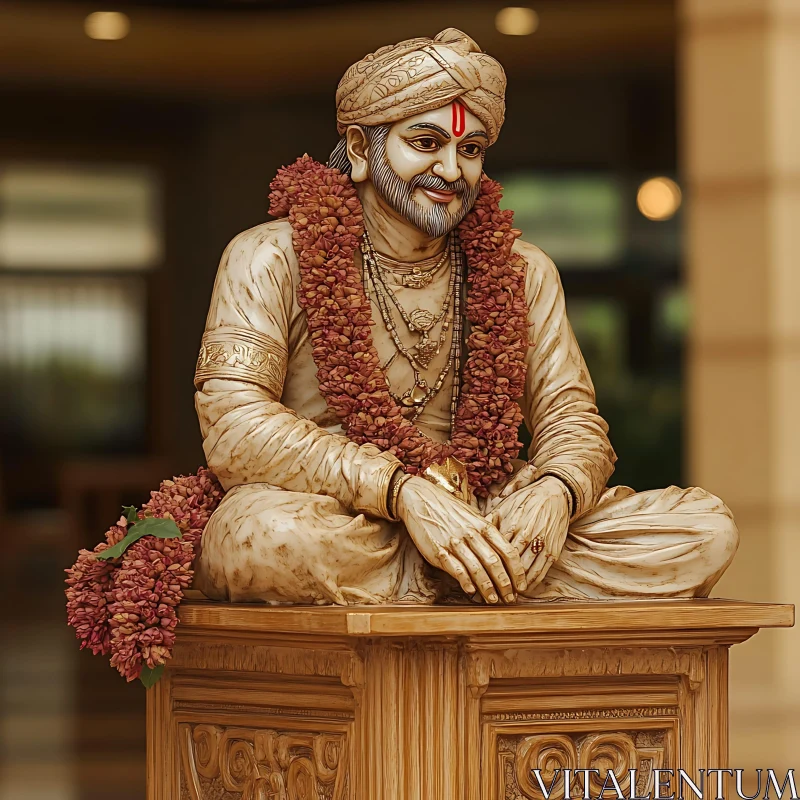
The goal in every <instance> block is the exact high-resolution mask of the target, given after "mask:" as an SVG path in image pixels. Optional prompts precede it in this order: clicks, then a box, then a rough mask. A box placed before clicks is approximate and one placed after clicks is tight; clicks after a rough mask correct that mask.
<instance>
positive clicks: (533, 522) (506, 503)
mask: <svg viewBox="0 0 800 800" xmlns="http://www.w3.org/2000/svg"><path fill="white" fill-rule="evenodd" d="M569 517H570V499H569V490H568V489H567V487H566V486H565V485H564V484H563V483H562V482H561V481H560V480H559V479H558V478H555V477H552V476H549V475H548V476H545V477H544V478H541V479H540V480H538V481H536V483H532V484H531V485H529V486H524V487H523V488H521V489H518V490H517V491H515V492H514V493H512V494H509V495H508V496H507V497H506V498H505V499H503V500H502V501H501V502H500V503H499V504H497V505H495V506H494V507H493V510H492V511H491V512H490V513H489V514H488V515H487V519H488V520H489V521H490V522H491V523H492V524H493V525H494V526H496V527H497V528H498V529H499V530H500V533H501V534H502V535H503V537H504V538H505V539H507V540H508V541H509V542H511V544H512V545H513V546H514V549H515V550H516V551H517V552H518V553H519V554H520V557H521V558H522V563H523V565H524V567H525V570H526V578H527V582H528V588H529V589H533V588H534V587H536V586H538V585H539V583H541V582H542V580H544V576H545V575H546V574H547V570H548V569H550V565H551V564H552V563H553V562H554V561H555V560H556V559H557V558H558V557H559V555H561V550H562V548H563V547H564V542H565V541H566V538H567V530H568V528H569ZM537 538H538V539H539V540H540V543H541V550H540V551H539V552H538V554H537V553H536V552H535V550H534V548H532V547H531V543H532V542H533V541H534V539H537Z"/></svg>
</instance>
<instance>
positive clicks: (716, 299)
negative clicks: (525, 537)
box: [679, 0, 800, 793]
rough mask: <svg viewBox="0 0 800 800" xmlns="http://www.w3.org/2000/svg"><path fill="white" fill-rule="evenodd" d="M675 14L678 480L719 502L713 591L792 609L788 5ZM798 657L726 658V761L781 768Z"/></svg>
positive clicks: (753, 653)
mask: <svg viewBox="0 0 800 800" xmlns="http://www.w3.org/2000/svg"><path fill="white" fill-rule="evenodd" d="M680 13H681V23H682V25H681V36H680V41H679V47H680V65H681V98H680V102H681V111H682V113H681V119H682V126H683V130H682V156H683V165H682V166H683V172H684V181H685V185H686V188H687V190H688V192H687V193H688V200H689V202H688V204H687V222H688V225H687V234H688V237H687V245H688V246H687V251H686V253H687V265H688V283H689V289H690V296H691V304H692V310H693V321H692V331H691V341H690V348H689V373H688V374H689V393H688V410H689V415H688V419H689V426H688V431H687V436H688V443H689V451H690V462H689V480H690V482H691V483H693V484H698V485H700V486H703V487H705V488H707V489H709V490H710V491H712V492H714V493H716V494H719V495H720V496H721V497H723V498H724V499H725V501H726V502H727V503H728V504H729V505H730V506H731V508H732V509H733V511H734V513H735V515H736V519H737V521H738V523H739V528H740V530H741V534H742V544H741V547H740V550H739V555H738V556H737V558H736V560H735V561H734V564H733V566H732V568H731V569H730V570H729V572H728V573H727V575H726V577H725V578H724V579H723V581H722V583H721V584H720V585H719V586H718V587H717V590H716V594H718V595H721V596H728V597H731V596H736V597H737V598H742V599H766V598H769V599H770V600H774V601H780V602H794V603H797V602H798V601H800V575H798V569H800V90H798V83H799V82H800V3H798V2H797V0H681V3H680ZM798 660H800V634H799V633H798V632H797V631H781V632H779V633H778V634H777V635H774V633H773V632H770V634H768V635H765V636H763V637H759V639H758V640H757V641H755V642H750V643H749V645H747V646H746V647H743V648H741V649H740V650H739V651H738V652H737V653H736V655H735V657H734V658H733V660H732V663H731V731H732V737H731V764H732V765H733V766H737V767H739V766H741V767H743V768H752V767H756V766H758V767H775V768H779V767H780V768H782V769H786V768H788V767H794V766H796V763H794V762H795V761H796V754H797V753H798V752H800V731H799V730H798V728H797V725H796V723H795V722H794V720H796V719H797V712H798V710H800V682H798V681H797V677H796V676H797V663H798ZM710 766H712V765H710ZM762 793H763V789H762Z"/></svg>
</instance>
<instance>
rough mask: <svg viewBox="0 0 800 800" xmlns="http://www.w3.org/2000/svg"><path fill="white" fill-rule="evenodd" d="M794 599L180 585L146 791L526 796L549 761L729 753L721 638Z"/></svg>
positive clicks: (300, 797) (171, 798) (180, 794)
mask: <svg viewBox="0 0 800 800" xmlns="http://www.w3.org/2000/svg"><path fill="white" fill-rule="evenodd" d="M793 616H794V614H793V608H792V607H791V606H778V605H754V604H748V603H738V602H732V601H724V600H696V601H688V600H687V601H635V602H599V603H578V602H558V603H546V604H537V605H532V606H526V607H515V608H500V609H489V608H477V607H476V608H453V607H434V608H418V607H409V606H391V607H361V608H330V607H328V608H307V607H302V608H299V607H294V608H270V607H266V606H243V605H224V604H219V603H211V602H188V603H186V604H185V605H184V606H183V607H182V609H181V626H180V628H179V636H178V642H179V643H178V646H177V647H176V651H175V657H174V659H173V661H172V662H171V665H170V667H169V669H167V670H166V673H165V675H164V677H163V678H162V680H161V681H160V682H159V683H158V684H157V685H156V686H155V687H154V688H152V689H150V690H149V691H148V704H147V713H148V723H147V724H148V800H178V798H180V800H507V799H509V798H513V800H526V799H527V798H537V799H538V798H540V797H541V793H540V792H539V790H538V788H537V783H536V782H535V779H534V777H533V773H532V772H531V770H532V769H534V768H536V767H541V768H542V769H543V775H542V777H543V778H545V779H546V780H548V782H549V778H548V775H550V776H552V770H553V769H554V768H555V767H557V766H560V767H562V768H572V769H582V768H599V769H600V770H601V772H602V774H603V775H605V772H606V770H607V769H608V768H613V769H614V771H615V773H616V774H617V775H618V776H620V784H621V787H622V789H623V791H624V792H625V794H626V796H627V795H629V794H630V789H631V787H630V785H629V783H630V778H629V772H628V771H629V770H630V769H636V770H637V773H636V778H635V781H636V787H635V788H636V789H637V792H638V794H639V795H640V796H641V795H644V794H646V793H648V791H649V790H651V788H652V778H653V773H652V770H653V769H654V768H659V767H660V768H673V769H677V768H679V767H681V768H683V769H685V770H687V771H689V772H690V773H694V774H696V771H697V770H698V769H700V768H713V767H725V766H726V760H727V747H728V698H727V685H728V648H729V646H730V645H732V644H736V643H737V642H741V641H744V640H745V639H747V638H749V637H750V636H752V635H753V634H754V633H756V631H757V630H758V628H760V627H765V626H767V627H776V626H789V625H791V624H792V622H793ZM626 781H627V782H626ZM601 786H602V781H600V782H599V783H598V785H597V786H594V785H593V786H592V789H591V794H592V796H594V797H596V796H597V795H598V794H599V792H600V788H601ZM580 793H581V784H580V781H578V782H577V783H576V784H575V785H574V791H573V796H575V795H577V796H580ZM560 798H563V786H561V788H556V790H555V791H554V793H553V795H552V796H551V800H560Z"/></svg>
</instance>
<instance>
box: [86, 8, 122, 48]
mask: <svg viewBox="0 0 800 800" xmlns="http://www.w3.org/2000/svg"><path fill="white" fill-rule="evenodd" d="M83 29H84V31H86V35H87V36H88V37H89V38H90V39H101V40H103V41H109V42H113V41H116V40H118V39H124V38H125V37H126V36H127V35H128V33H129V32H130V30H131V21H130V18H129V17H128V15H127V14H123V13H122V12H121V11H95V12H94V13H92V14H89V16H88V17H86V19H85V20H84V22H83Z"/></svg>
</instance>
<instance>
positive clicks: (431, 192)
mask: <svg viewBox="0 0 800 800" xmlns="http://www.w3.org/2000/svg"><path fill="white" fill-rule="evenodd" d="M420 188H421V189H422V191H423V192H424V193H425V194H426V195H428V197H430V199H431V200H433V202H434V203H449V202H450V201H451V200H452V199H453V198H454V197H455V196H456V193H455V192H446V191H441V190H440V189H427V188H425V187H420Z"/></svg>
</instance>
